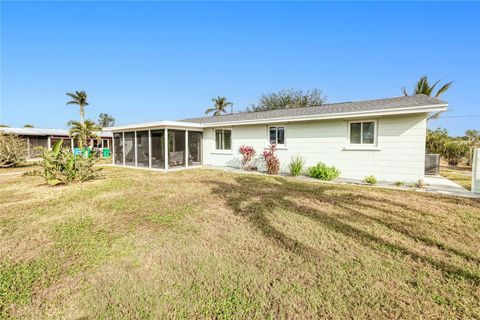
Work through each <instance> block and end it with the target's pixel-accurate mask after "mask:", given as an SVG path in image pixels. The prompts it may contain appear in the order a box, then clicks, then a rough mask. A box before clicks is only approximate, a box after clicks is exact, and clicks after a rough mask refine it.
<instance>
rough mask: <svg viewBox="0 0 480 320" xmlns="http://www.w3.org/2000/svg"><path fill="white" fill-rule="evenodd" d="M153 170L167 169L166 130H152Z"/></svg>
mask: <svg viewBox="0 0 480 320" xmlns="http://www.w3.org/2000/svg"><path fill="white" fill-rule="evenodd" d="M151 136H152V168H157V169H165V129H160V130H152V131H151Z"/></svg>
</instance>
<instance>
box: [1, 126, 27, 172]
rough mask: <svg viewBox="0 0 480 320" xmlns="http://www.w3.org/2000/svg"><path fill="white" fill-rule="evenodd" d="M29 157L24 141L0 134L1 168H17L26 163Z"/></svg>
mask: <svg viewBox="0 0 480 320" xmlns="http://www.w3.org/2000/svg"><path fill="white" fill-rule="evenodd" d="M27 155H28V149H27V143H26V142H25V140H24V139H22V138H20V137H17V136H14V135H6V134H3V133H1V132H0V168H10V167H15V166H17V165H18V164H19V163H21V162H23V161H25V159H26V158H27Z"/></svg>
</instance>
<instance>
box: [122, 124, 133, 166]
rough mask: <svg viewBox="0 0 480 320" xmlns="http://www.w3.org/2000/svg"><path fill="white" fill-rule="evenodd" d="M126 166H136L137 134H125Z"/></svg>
mask: <svg viewBox="0 0 480 320" xmlns="http://www.w3.org/2000/svg"><path fill="white" fill-rule="evenodd" d="M124 135H125V142H124V143H125V145H124V149H125V165H126V166H134V165H135V132H125V133H124Z"/></svg>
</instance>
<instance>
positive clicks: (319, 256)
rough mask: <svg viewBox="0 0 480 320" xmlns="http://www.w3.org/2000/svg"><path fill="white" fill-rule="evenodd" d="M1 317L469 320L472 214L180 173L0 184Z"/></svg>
mask: <svg viewBox="0 0 480 320" xmlns="http://www.w3.org/2000/svg"><path fill="white" fill-rule="evenodd" d="M1 173H2V171H0V318H2V317H3V318H7V317H15V318H30V319H39V318H67V319H73V318H74V319H79V318H82V319H97V318H102V319H105V318H109V319H112V318H118V319H124V318H136V319H139V318H173V317H175V318H192V317H194V318H224V319H227V318H248V319H250V318H258V319H265V318H272V319H277V318H298V317H302V318H315V319H317V318H319V317H324V318H370V319H378V318H388V319H392V318H404V319H412V318H480V232H479V230H480V202H479V201H478V200H474V199H465V198H451V197H444V196H438V195H432V194H426V193H420V192H414V191H399V190H390V189H389V190H387V189H380V188H373V187H362V186H349V185H334V184H324V183H321V182H318V183H316V182H315V183H311V182H305V181H300V180H297V179H293V178H288V179H285V178H280V177H267V176H261V175H250V174H234V173H227V172H223V171H215V170H200V169H198V170H186V171H180V172H172V173H168V174H164V173H159V172H149V171H143V170H133V169H121V168H106V169H105V170H104V178H103V179H99V180H96V181H91V182H87V183H83V184H77V185H69V186H62V187H48V186H46V185H45V184H44V182H43V180H42V179H40V178H39V177H23V176H20V175H8V176H1Z"/></svg>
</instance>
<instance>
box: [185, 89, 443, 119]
mask: <svg viewBox="0 0 480 320" xmlns="http://www.w3.org/2000/svg"><path fill="white" fill-rule="evenodd" d="M447 105H448V103H446V102H445V101H442V100H439V99H436V98H432V97H429V96H426V95H423V94H419V95H414V96H402V97H395V98H387V99H376V100H365V101H354V102H341V103H330V104H324V105H321V106H316V107H304V108H289V109H279V110H270V111H258V112H240V113H233V114H224V115H220V116H208V117H199V118H189V119H183V120H179V121H181V122H192V123H199V124H215V123H224V122H237V121H254V120H269V119H281V118H295V117H308V116H328V115H334V114H349V113H362V112H369V111H372V112H373V111H384V110H386V111H395V110H401V109H406V108H411V109H415V108H419V109H420V108H425V107H446V106H447Z"/></svg>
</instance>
